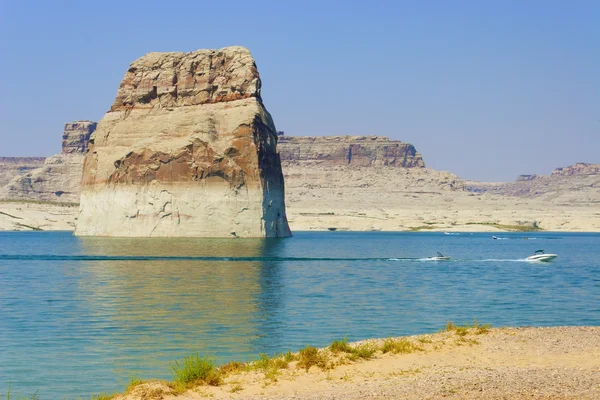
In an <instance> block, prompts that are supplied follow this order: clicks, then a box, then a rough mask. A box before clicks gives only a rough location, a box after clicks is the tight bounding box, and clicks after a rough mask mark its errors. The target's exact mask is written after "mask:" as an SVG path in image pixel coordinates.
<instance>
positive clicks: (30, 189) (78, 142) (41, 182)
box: [0, 121, 96, 202]
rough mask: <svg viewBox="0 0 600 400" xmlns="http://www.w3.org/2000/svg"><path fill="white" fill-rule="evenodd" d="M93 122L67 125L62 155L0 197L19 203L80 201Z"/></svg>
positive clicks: (24, 176) (14, 181)
mask: <svg viewBox="0 0 600 400" xmlns="http://www.w3.org/2000/svg"><path fill="white" fill-rule="evenodd" d="M95 129H96V123H95V122H92V121H73V122H68V123H66V124H65V129H64V132H63V136H62V138H63V140H62V152H61V153H59V154H56V155H54V156H52V157H48V158H46V159H45V160H44V159H43V158H42V159H41V160H43V163H42V164H41V165H39V166H38V167H37V168H35V169H29V170H28V171H27V172H26V173H24V174H19V175H17V176H15V177H14V178H13V179H12V180H10V181H9V182H8V183H7V184H6V185H5V186H4V187H3V188H0V197H1V198H5V199H17V200H39V201H55V202H79V195H80V189H81V186H80V181H81V169H82V166H83V159H84V154H85V152H86V151H87V146H88V142H89V139H90V136H91V134H92V133H93V132H94V130H95Z"/></svg>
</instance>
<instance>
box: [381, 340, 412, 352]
mask: <svg viewBox="0 0 600 400" xmlns="http://www.w3.org/2000/svg"><path fill="white" fill-rule="evenodd" d="M420 350H422V348H421V347H420V346H418V345H416V344H414V343H413V342H411V341H410V340H408V339H406V338H402V339H392V338H389V339H385V340H384V342H383V346H382V347H381V351H382V352H383V353H392V354H410V353H414V352H415V351H420Z"/></svg>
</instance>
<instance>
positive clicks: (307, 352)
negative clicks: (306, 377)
mask: <svg viewBox="0 0 600 400" xmlns="http://www.w3.org/2000/svg"><path fill="white" fill-rule="evenodd" d="M298 357H299V359H298V367H300V368H304V369H305V370H306V371H307V372H308V370H309V369H310V367H312V366H313V365H314V366H317V367H319V368H321V369H326V368H327V358H326V357H325V356H324V355H323V354H322V353H321V352H319V350H317V349H316V348H314V347H312V346H306V347H305V348H303V349H301V350H300V353H299V355H298Z"/></svg>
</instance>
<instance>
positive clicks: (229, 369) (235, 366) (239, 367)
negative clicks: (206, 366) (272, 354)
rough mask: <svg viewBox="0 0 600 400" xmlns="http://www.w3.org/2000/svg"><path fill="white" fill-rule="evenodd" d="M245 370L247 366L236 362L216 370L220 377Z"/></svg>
mask: <svg viewBox="0 0 600 400" xmlns="http://www.w3.org/2000/svg"><path fill="white" fill-rule="evenodd" d="M246 368H247V364H244V363H241V362H237V361H231V362H228V363H227V364H223V365H220V366H219V368H218V369H219V373H220V374H221V375H229V374H234V373H237V372H241V371H244V370H245V369H246Z"/></svg>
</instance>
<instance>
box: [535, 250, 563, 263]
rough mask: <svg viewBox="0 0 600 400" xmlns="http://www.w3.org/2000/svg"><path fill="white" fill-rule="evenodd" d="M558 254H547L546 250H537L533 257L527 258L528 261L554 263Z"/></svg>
mask: <svg viewBox="0 0 600 400" xmlns="http://www.w3.org/2000/svg"><path fill="white" fill-rule="evenodd" d="M556 257H558V254H546V253H544V250H536V251H535V252H534V253H533V254H532V255H530V256H529V257H527V260H528V261H552V260H554V259H555V258H556Z"/></svg>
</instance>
